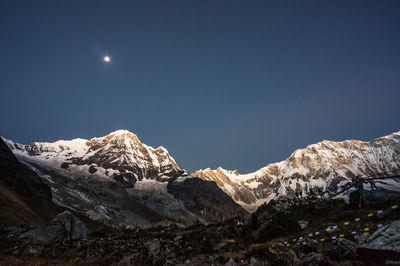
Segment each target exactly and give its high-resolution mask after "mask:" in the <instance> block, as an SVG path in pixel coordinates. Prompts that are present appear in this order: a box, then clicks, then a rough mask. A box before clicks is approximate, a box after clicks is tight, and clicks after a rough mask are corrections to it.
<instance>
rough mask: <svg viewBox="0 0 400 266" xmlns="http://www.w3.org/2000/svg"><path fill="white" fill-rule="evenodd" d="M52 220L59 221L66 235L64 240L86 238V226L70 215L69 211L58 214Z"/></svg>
mask: <svg viewBox="0 0 400 266" xmlns="http://www.w3.org/2000/svg"><path fill="white" fill-rule="evenodd" d="M54 220H55V221H60V222H61V223H62V224H63V225H64V229H65V233H66V234H65V240H78V239H86V238H87V235H88V228H87V226H86V225H85V224H84V223H82V222H81V220H79V219H78V217H76V216H75V215H73V214H71V212H70V211H65V212H63V213H60V214H59V215H57V217H56V218H55V219H54Z"/></svg>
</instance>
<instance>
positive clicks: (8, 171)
mask: <svg viewBox="0 0 400 266" xmlns="http://www.w3.org/2000/svg"><path fill="white" fill-rule="evenodd" d="M61 210H62V208H60V207H59V206H57V205H55V204H54V203H52V201H51V191H50V187H48V186H47V185H45V184H44V183H43V182H42V181H41V179H40V178H39V177H38V176H37V175H36V174H35V173H34V172H33V171H32V170H31V169H29V168H28V167H26V166H25V165H22V164H21V163H20V162H19V161H18V160H17V158H16V157H15V156H14V155H13V154H12V152H11V151H10V150H9V149H8V147H7V145H6V144H5V143H4V141H3V140H2V139H1V138H0V228H2V227H6V226H11V225H13V226H15V225H20V224H25V225H29V226H37V225H39V224H41V223H43V222H44V221H46V220H49V219H50V218H53V217H54V216H55V215H56V214H57V213H58V212H60V211H61Z"/></svg>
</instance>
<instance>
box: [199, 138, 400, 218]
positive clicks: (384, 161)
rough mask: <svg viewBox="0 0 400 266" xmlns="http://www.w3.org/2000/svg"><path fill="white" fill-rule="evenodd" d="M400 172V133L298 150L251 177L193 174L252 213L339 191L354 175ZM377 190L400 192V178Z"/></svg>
mask: <svg viewBox="0 0 400 266" xmlns="http://www.w3.org/2000/svg"><path fill="white" fill-rule="evenodd" d="M399 172H400V132H396V133H393V134H391V135H389V136H385V137H382V138H378V139H374V140H372V141H369V142H363V141H357V140H347V141H343V142H334V141H326V140H325V141H322V142H319V143H316V144H313V145H309V146H307V147H306V148H304V149H298V150H296V151H295V152H293V153H292V154H291V155H290V156H289V158H287V159H286V160H284V161H282V162H279V163H273V164H269V165H267V166H266V167H264V168H262V169H260V170H258V171H256V172H254V173H250V174H244V175H243V174H239V173H238V171H229V170H225V169H222V168H218V169H216V170H211V169H209V168H208V169H205V170H199V171H196V172H195V173H193V174H192V175H193V176H195V177H198V178H201V179H203V180H209V181H215V182H216V183H217V185H218V186H219V187H220V188H221V189H222V190H223V191H224V192H225V193H227V194H228V195H229V196H231V197H232V199H233V200H235V201H236V202H237V203H239V204H240V205H242V206H243V207H244V208H245V209H246V210H248V211H250V212H252V211H255V210H256V208H257V207H258V206H260V205H261V204H262V203H264V202H269V201H270V200H272V199H277V198H280V197H289V198H291V197H294V194H295V191H303V195H304V194H305V192H306V191H307V190H308V189H309V188H313V189H316V188H321V189H322V190H324V191H331V192H336V191H337V190H338V187H339V186H340V185H342V184H344V183H346V182H347V181H348V180H351V178H352V177H354V176H374V175H377V174H380V173H386V174H388V175H394V174H397V175H398V174H399ZM377 185H378V186H379V187H382V188H386V189H390V190H400V181H399V180H398V179H397V180H396V179H392V180H389V179H387V180H381V181H379V182H378V184H377Z"/></svg>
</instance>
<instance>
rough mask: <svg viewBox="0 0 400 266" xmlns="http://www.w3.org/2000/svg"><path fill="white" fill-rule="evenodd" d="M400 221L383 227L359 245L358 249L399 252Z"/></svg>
mask: <svg viewBox="0 0 400 266" xmlns="http://www.w3.org/2000/svg"><path fill="white" fill-rule="evenodd" d="M399 232H400V221H393V222H391V223H390V224H388V225H385V226H383V227H382V228H380V229H379V230H377V231H376V232H375V233H373V234H372V235H371V236H370V237H368V238H367V239H365V240H364V241H362V242H361V243H360V247H364V248H371V249H384V250H394V251H400V238H399Z"/></svg>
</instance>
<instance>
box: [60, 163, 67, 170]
mask: <svg viewBox="0 0 400 266" xmlns="http://www.w3.org/2000/svg"><path fill="white" fill-rule="evenodd" d="M60 167H61V168H62V169H68V168H69V163H62V164H61V165H60Z"/></svg>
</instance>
